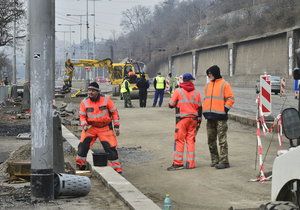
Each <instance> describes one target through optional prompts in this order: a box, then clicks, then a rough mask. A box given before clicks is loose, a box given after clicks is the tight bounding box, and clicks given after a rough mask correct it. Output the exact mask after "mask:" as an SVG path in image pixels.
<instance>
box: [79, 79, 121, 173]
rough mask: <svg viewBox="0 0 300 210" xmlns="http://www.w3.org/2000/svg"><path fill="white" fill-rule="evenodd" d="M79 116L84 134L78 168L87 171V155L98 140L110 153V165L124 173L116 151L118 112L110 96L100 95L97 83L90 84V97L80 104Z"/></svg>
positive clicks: (80, 145) (82, 134) (80, 144)
mask: <svg viewBox="0 0 300 210" xmlns="http://www.w3.org/2000/svg"><path fill="white" fill-rule="evenodd" d="M79 116H80V123H81V126H82V133H81V138H80V143H79V145H78V152H77V156H76V165H77V167H79V169H83V170H84V169H85V166H86V156H87V153H88V151H89V149H90V147H91V146H92V145H93V144H94V143H95V141H96V139H97V138H98V139H99V140H100V141H101V144H102V146H103V148H104V150H105V152H106V153H108V160H109V163H108V165H109V166H111V167H112V168H113V169H114V170H115V171H117V172H118V173H122V168H121V163H120V162H119V160H118V151H117V149H116V147H117V139H116V135H117V136H118V135H119V134H120V131H119V127H120V123H119V114H118V110H117V108H116V106H115V104H114V102H113V101H112V100H111V99H110V97H109V96H106V95H102V94H100V90H99V85H98V84H97V83H96V82H92V83H91V84H89V86H88V97H87V98H85V99H83V100H82V102H81V103H80V111H79Z"/></svg>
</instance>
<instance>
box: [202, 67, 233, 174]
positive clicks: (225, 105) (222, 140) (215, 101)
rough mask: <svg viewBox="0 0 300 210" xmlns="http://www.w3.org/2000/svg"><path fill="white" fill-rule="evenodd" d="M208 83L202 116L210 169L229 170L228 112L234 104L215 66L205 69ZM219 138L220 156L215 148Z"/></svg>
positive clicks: (228, 89) (231, 95)
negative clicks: (204, 123)
mask: <svg viewBox="0 0 300 210" xmlns="http://www.w3.org/2000/svg"><path fill="white" fill-rule="evenodd" d="M206 74H207V76H208V78H209V80H210V82H209V83H208V84H207V85H206V86H205V88H204V94H205V97H204V102H203V115H204V117H205V119H207V124H206V127H207V137H208V146H209V151H210V155H211V161H212V163H211V165H210V166H211V167H215V168H216V169H224V168H229V167H230V165H229V160H228V144H227V130H228V126H227V119H228V115H227V113H228V111H229V110H230V109H231V108H232V106H233V104H234V96H233V93H232V90H231V86H230V84H229V83H228V82H226V81H225V80H224V79H223V78H222V76H221V73H220V68H219V67H218V66H216V65H214V66H212V67H210V68H209V69H207V71H206ZM217 138H219V146H220V155H219V153H218V148H217Z"/></svg>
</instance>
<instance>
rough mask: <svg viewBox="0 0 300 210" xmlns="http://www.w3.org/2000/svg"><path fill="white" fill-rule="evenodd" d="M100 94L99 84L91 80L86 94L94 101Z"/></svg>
mask: <svg viewBox="0 0 300 210" xmlns="http://www.w3.org/2000/svg"><path fill="white" fill-rule="evenodd" d="M99 94H100V89H99V85H98V83H97V82H92V83H90V84H89V86H88V96H89V98H90V99H91V100H92V101H94V100H97V99H98V97H99Z"/></svg>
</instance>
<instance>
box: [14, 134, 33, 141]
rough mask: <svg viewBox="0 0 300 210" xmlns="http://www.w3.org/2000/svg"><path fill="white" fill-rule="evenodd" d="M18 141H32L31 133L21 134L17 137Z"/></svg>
mask: <svg viewBox="0 0 300 210" xmlns="http://www.w3.org/2000/svg"><path fill="white" fill-rule="evenodd" d="M17 139H21V140H30V139H31V133H19V134H18V135H17Z"/></svg>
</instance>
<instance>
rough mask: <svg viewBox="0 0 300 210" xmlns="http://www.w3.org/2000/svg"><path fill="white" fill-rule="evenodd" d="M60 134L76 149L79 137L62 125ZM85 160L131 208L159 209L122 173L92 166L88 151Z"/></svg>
mask: <svg viewBox="0 0 300 210" xmlns="http://www.w3.org/2000/svg"><path fill="white" fill-rule="evenodd" d="M62 135H63V137H64V138H65V139H66V141H68V142H69V144H70V145H71V146H72V147H73V148H74V149H75V150H77V146H78V142H79V139H78V138H77V137H76V136H75V135H74V134H73V133H71V132H70V131H69V130H68V129H67V128H66V127H65V126H63V125H62ZM87 161H88V163H89V164H90V166H91V168H92V169H93V174H94V175H95V176H96V177H97V178H99V179H100V180H101V181H102V182H103V183H104V184H105V185H106V186H107V187H108V188H110V189H111V190H112V191H113V192H114V193H115V195H116V196H118V197H119V198H120V199H121V200H122V201H123V202H124V203H125V204H126V205H128V206H129V208H131V209H149V210H158V209H161V208H160V207H159V206H157V205H156V204H155V203H154V202H153V201H152V200H150V199H149V198H148V197H146V196H145V195H144V194H143V193H141V192H140V191H139V190H138V189H137V188H136V187H135V186H133V185H132V184H131V183H130V182H129V181H127V180H126V179H125V178H124V177H123V176H122V175H120V174H118V173H117V172H115V171H114V170H113V169H112V168H111V167H95V166H93V164H92V162H93V157H92V154H91V153H88V156H87Z"/></svg>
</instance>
